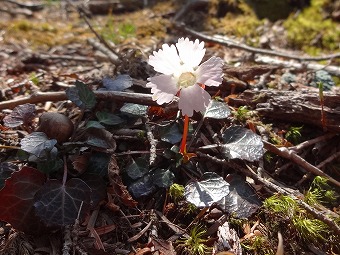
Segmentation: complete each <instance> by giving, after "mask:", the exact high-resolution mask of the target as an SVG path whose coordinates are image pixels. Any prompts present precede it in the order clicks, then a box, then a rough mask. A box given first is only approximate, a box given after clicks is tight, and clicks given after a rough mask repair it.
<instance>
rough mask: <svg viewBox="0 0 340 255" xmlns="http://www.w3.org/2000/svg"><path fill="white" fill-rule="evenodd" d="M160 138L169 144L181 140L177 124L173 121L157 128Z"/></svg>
mask: <svg viewBox="0 0 340 255" xmlns="http://www.w3.org/2000/svg"><path fill="white" fill-rule="evenodd" d="M159 133H160V137H161V140H162V141H164V142H168V143H171V144H175V143H178V142H180V141H181V140H182V133H181V131H180V130H179V127H178V124H177V123H173V124H169V125H165V126H161V127H160V128H159Z"/></svg>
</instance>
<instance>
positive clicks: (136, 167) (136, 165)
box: [126, 158, 149, 180]
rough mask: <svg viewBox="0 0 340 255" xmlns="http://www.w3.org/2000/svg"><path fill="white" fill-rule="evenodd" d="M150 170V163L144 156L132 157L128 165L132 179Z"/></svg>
mask: <svg viewBox="0 0 340 255" xmlns="http://www.w3.org/2000/svg"><path fill="white" fill-rule="evenodd" d="M147 172H149V163H148V161H146V159H144V158H136V159H135V160H134V159H132V161H131V163H130V164H129V165H128V166H127V167H126V173H127V174H128V176H129V177H130V178H131V179H134V180H136V179H138V178H140V177H142V176H143V175H145V174H146V173H147Z"/></svg>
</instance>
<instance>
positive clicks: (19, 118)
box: [3, 104, 36, 128]
mask: <svg viewBox="0 0 340 255" xmlns="http://www.w3.org/2000/svg"><path fill="white" fill-rule="evenodd" d="M35 116H36V112H35V105H34V104H22V105H18V106H17V107H15V108H14V109H13V111H12V112H11V113H10V114H9V115H7V116H6V117H5V118H4V120H3V121H4V124H5V126H6V127H10V128H14V127H18V126H20V125H30V124H31V122H32V120H33V119H34V117H35Z"/></svg>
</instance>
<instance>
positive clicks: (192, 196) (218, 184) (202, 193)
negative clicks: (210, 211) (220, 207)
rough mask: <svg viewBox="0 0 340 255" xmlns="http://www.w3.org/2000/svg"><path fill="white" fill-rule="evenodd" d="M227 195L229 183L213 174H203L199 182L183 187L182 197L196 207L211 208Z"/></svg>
mask: <svg viewBox="0 0 340 255" xmlns="http://www.w3.org/2000/svg"><path fill="white" fill-rule="evenodd" d="M228 194H229V183H227V182H226V181H225V180H223V178H222V177H220V176H218V175H217V174H216V173H214V172H208V173H205V174H204V175H203V176H202V178H201V180H200V181H194V182H190V183H189V184H188V185H186V186H185V192H184V196H185V198H186V200H187V201H189V202H190V203H192V204H194V205H195V206H197V207H207V206H211V205H212V204H213V203H215V202H217V201H219V200H221V199H222V198H223V197H225V196H226V195H228Z"/></svg>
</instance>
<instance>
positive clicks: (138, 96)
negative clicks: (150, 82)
mask: <svg viewBox="0 0 340 255" xmlns="http://www.w3.org/2000/svg"><path fill="white" fill-rule="evenodd" d="M94 94H95V96H96V99H98V100H103V101H120V102H125V103H135V104H142V105H150V106H152V105H153V106H159V105H158V104H157V102H155V101H154V100H153V99H152V95H151V94H142V93H134V92H118V91H94ZM64 100H68V98H67V96H66V93H65V92H64V91H60V92H59V91H58V92H36V93H34V94H32V95H30V96H28V97H22V98H16V99H13V100H7V101H4V102H0V111H1V110H4V109H13V108H14V107H16V106H18V105H21V104H28V103H30V104H37V103H45V102H48V101H51V102H58V101H64ZM177 103H178V100H177V98H175V99H174V100H173V101H172V102H171V103H170V104H167V105H166V107H167V108H169V109H170V108H176V107H177Z"/></svg>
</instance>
